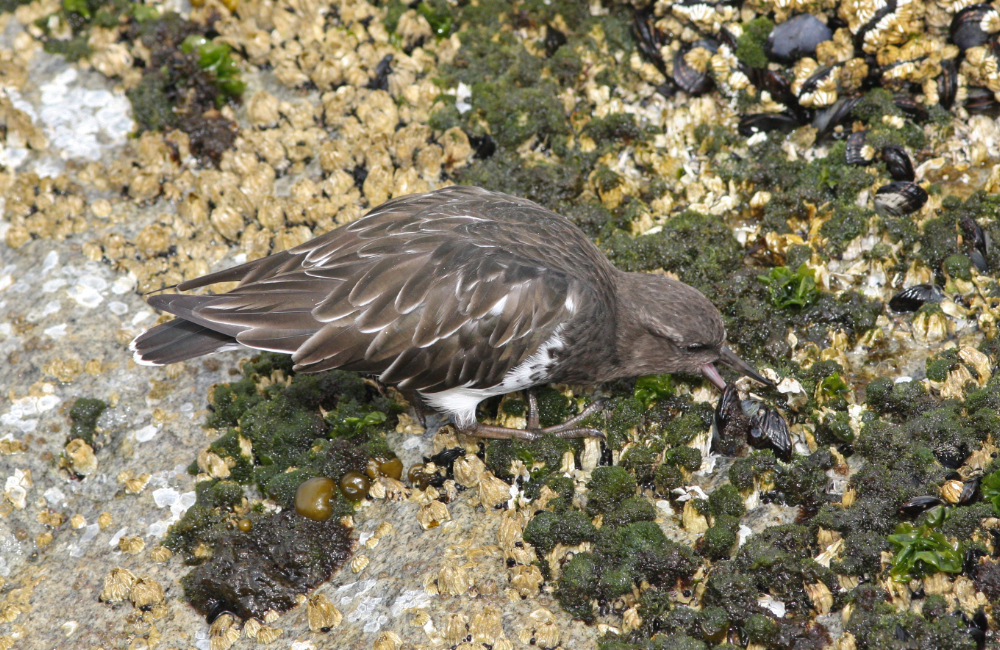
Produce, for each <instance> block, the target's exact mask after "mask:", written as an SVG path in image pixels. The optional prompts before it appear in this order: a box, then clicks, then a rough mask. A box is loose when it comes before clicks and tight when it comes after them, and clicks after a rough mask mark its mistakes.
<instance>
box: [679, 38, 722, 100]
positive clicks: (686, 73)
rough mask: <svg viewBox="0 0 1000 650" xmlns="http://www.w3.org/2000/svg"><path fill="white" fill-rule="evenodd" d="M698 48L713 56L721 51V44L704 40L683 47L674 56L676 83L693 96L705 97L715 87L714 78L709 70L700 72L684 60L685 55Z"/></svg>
mask: <svg viewBox="0 0 1000 650" xmlns="http://www.w3.org/2000/svg"><path fill="white" fill-rule="evenodd" d="M698 47H703V48H705V49H706V50H708V51H709V52H711V53H713V54H715V53H716V52H718V51H719V44H718V43H717V42H716V41H713V40H709V39H702V40H700V41H695V42H694V43H691V45H688V46H686V47H682V48H681V49H679V50H677V54H675V55H674V82H676V83H677V85H678V86H680V87H681V89H682V90H684V91H685V92H687V93H689V94H691V95H704V94H705V93H707V92H708V91H709V90H711V89H712V85H713V83H712V77H711V75H709V74H708V71H707V70H706V71H705V72H698V71H697V70H695V69H694V68H692V67H691V66H689V65H688V64H687V62H686V61H685V60H684V55H685V54H687V53H688V52H690V51H691V50H693V49H695V48H698Z"/></svg>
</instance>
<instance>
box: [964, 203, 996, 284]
mask: <svg viewBox="0 0 1000 650" xmlns="http://www.w3.org/2000/svg"><path fill="white" fill-rule="evenodd" d="M958 225H959V226H960V227H961V228H962V243H963V244H964V245H965V246H966V247H967V248H968V249H969V259H970V260H972V263H973V265H975V267H976V270H978V271H979V272H980V273H986V272H987V271H989V270H990V265H989V263H988V262H987V261H986V259H987V258H986V256H987V255H988V253H989V238H988V236H987V235H986V233H984V232H983V229H982V227H981V226H980V225H979V224H978V223H976V222H975V221H974V220H973V219H972V217H970V216H969V215H967V214H965V215H962V217H961V218H960V219H959V220H958Z"/></svg>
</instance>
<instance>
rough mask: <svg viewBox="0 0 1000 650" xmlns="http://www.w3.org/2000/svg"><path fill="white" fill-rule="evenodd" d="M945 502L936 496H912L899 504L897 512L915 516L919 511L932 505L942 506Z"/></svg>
mask: <svg viewBox="0 0 1000 650" xmlns="http://www.w3.org/2000/svg"><path fill="white" fill-rule="evenodd" d="M943 505H945V502H944V501H943V500H942V499H939V498H938V497H932V496H924V497H914V498H912V499H910V500H909V501H907V502H906V503H904V504H903V505H901V506H899V514H900V515H902V516H903V517H916V516H917V515H919V514H920V513H922V512H924V511H926V510H930V509H931V508H933V507H934V506H943Z"/></svg>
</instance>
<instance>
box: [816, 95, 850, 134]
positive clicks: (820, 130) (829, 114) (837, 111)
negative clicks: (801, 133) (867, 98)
mask: <svg viewBox="0 0 1000 650" xmlns="http://www.w3.org/2000/svg"><path fill="white" fill-rule="evenodd" d="M860 100H861V98H860V97H841V98H840V99H838V100H837V101H835V102H834V103H833V105H832V106H828V107H827V108H824V109H823V110H821V111H816V115H815V116H814V117H813V120H812V127H813V128H814V129H816V131H817V134H816V137H823V136H825V135H827V134H829V133H831V132H832V131H833V130H834V129H835V128H836V127H837V126H838V125H839V124H843V123H844V122H846V121H847V120H848V119H849V118H850V117H851V111H853V110H854V106H855V105H856V104H857V103H858V102H859V101H860Z"/></svg>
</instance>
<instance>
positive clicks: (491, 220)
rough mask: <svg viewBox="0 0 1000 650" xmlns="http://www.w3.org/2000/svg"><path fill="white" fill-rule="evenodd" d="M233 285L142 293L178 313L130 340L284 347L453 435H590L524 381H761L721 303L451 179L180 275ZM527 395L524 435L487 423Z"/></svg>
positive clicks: (543, 214) (301, 367)
mask: <svg viewBox="0 0 1000 650" xmlns="http://www.w3.org/2000/svg"><path fill="white" fill-rule="evenodd" d="M232 281H238V282H239V285H238V286H237V287H236V288H235V289H233V290H232V291H229V292H228V293H223V294H218V295H191V294H183V293H178V294H162V293H157V294H155V295H150V296H148V297H147V301H148V302H149V304H150V305H151V306H153V307H155V308H156V309H160V310H162V311H166V312H170V313H172V314H174V315H175V316H176V318H175V319H174V320H171V321H169V322H167V323H164V324H162V325H158V326H156V327H154V328H152V329H150V330H148V331H146V332H145V333H143V334H142V335H140V336H138V337H137V338H136V339H135V340H134V341H133V342H132V344H131V349H132V351H133V353H134V358H135V360H136V362H137V363H140V364H144V365H164V364H170V363H176V362H179V361H184V360H187V359H192V358H194V357H199V356H202V355H205V354H209V353H212V352H217V351H221V350H229V349H238V348H251V349H254V350H266V351H272V352H283V353H286V354H290V355H292V360H293V361H294V363H295V366H294V368H295V370H296V371H297V372H321V371H323V370H329V369H332V368H339V369H343V370H354V371H358V372H362V373H367V374H370V375H375V376H377V377H378V379H379V381H381V382H382V383H384V384H389V385H396V386H398V387H399V388H400V389H403V390H409V391H416V392H417V393H419V395H420V396H421V397H422V398H423V400H424V401H425V402H426V403H427V404H429V405H430V406H432V407H434V408H436V409H438V410H440V411H442V412H444V413H446V414H448V415H450V416H451V418H452V420H453V421H454V423H455V425H456V426H457V427H458V428H459V429H461V430H462V431H464V432H465V433H467V434H470V435H473V436H479V437H485V438H512V437H516V438H522V439H527V440H531V439H535V438H537V437H538V436H539V435H541V434H543V433H553V434H555V435H558V436H561V437H567V438H568V437H582V436H589V435H603V434H602V433H601V432H600V431H598V430H596V429H592V428H588V427H582V426H579V425H580V423H581V422H582V421H583V419H584V418H585V417H587V416H588V415H590V414H591V413H592V412H593V411H594V409H595V408H597V407H598V404H596V403H595V404H592V405H591V406H590V407H588V408H587V409H585V410H584V412H583V413H581V414H580V415H578V416H576V417H575V418H572V419H571V420H568V421H567V422H565V423H563V424H560V425H557V426H554V427H549V428H547V429H540V428H539V424H538V414H537V413H538V412H537V408H536V403H535V399H534V393H533V392H532V391H531V390H530V389H532V388H533V387H536V386H539V385H542V384H547V383H550V382H560V383H569V384H591V383H599V382H605V381H611V380H614V379H619V378H623V377H635V376H643V375H652V374H662V373H672V372H687V373H702V374H704V375H705V376H706V377H707V378H708V379H709V380H710V381H711V382H712V383H713V384H715V385H716V386H718V387H719V388H720V389H722V388H725V385H726V384H725V381H724V380H723V379H722V377H721V376H720V375H719V373H718V371H717V370H716V368H715V366H714V365H713V364H714V363H716V362H722V363H724V364H726V365H728V366H730V367H732V368H734V369H735V370H737V371H739V372H741V373H742V374H745V375H748V376H750V377H752V378H753V379H755V380H757V381H760V382H763V383H769V382H768V381H767V380H766V379H764V378H763V377H761V376H760V375H759V374H757V372H755V371H754V370H753V369H752V368H751V367H750V366H748V365H747V364H746V363H745V362H743V361H742V360H741V359H740V358H739V357H738V356H736V354H734V353H733V352H732V350H730V349H729V348H728V347H726V345H725V341H726V331H725V327H724V326H723V323H722V317H721V316H720V314H719V311H718V310H717V309H716V308H715V307H714V306H713V305H712V303H711V302H709V300H708V299H707V298H705V296H704V295H702V294H701V292H699V291H698V290H696V289H694V288H693V287H691V286H689V285H687V284H684V283H683V282H679V281H677V280H672V279H670V278H667V277H665V276H662V275H651V274H648V273H626V272H622V271H619V270H618V269H616V268H615V267H614V266H612V265H611V263H610V262H609V261H608V259H607V258H606V257H605V256H604V255H603V254H602V253H601V251H600V250H599V249H598V248H597V247H596V246H594V244H593V243H591V241H590V240H589V239H588V238H587V237H586V235H584V234H583V232H582V231H580V230H579V229H578V228H577V227H576V226H574V225H573V224H572V223H571V222H570V221H569V220H568V219H566V218H565V217H562V216H560V215H559V214H556V213H555V212H552V211H551V210H548V209H546V208H543V207H542V206H540V205H538V204H536V203H533V202H531V201H528V200H525V199H520V198H516V197H513V196H509V195H506V194H501V193H499V192H492V191H489V190H484V189H481V188H477V187H463V186H454V187H447V188H443V189H440V190H436V191H433V192H427V193H425V194H412V195H409V196H404V197H400V198H397V199H393V200H391V201H388V202H386V203H383V204H382V205H380V206H378V207H376V208H375V209H373V210H371V211H370V212H368V213H367V214H366V215H364V216H363V217H361V218H360V219H358V220H357V221H354V222H352V223H350V224H347V225H344V226H341V227H339V228H337V229H335V230H332V231H330V232H328V233H326V234H324V235H320V236H319V237H316V238H315V239H313V240H311V241H309V242H306V243H304V244H301V245H299V246H296V247H294V248H291V249H288V250H286V251H282V252H280V253H275V254H273V255H270V256H268V257H264V258H261V259H258V260H254V261H252V262H247V263H246V264H241V265H239V266H236V267H233V268H230V269H227V270H224V271H219V272H217V273H210V274H208V275H205V276H202V277H200V278H197V279H194V280H189V281H187V282H182V283H180V284H178V285H177V286H176V287H175V288H176V289H177V290H179V291H189V290H191V289H197V288H199V287H205V286H208V285H211V284H215V283H218V282H232ZM523 390H527V392H528V407H529V408H528V413H527V416H528V417H527V429H526V430H522V429H512V428H506V427H499V426H492V425H485V424H481V423H479V421H478V420H477V418H476V407H477V405H478V404H479V403H480V402H481V401H483V400H484V399H486V398H488V397H492V396H495V395H502V394H505V393H512V392H515V391H523Z"/></svg>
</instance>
